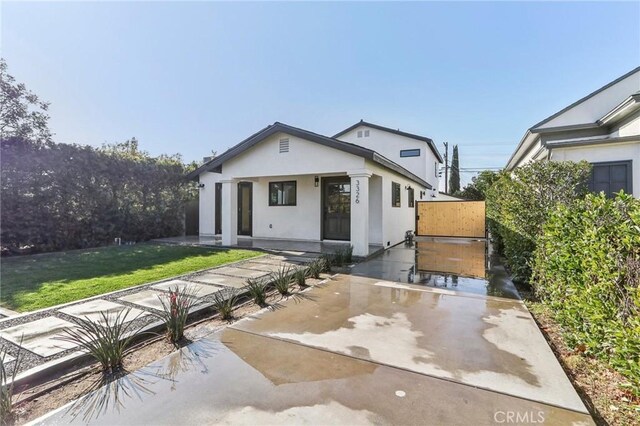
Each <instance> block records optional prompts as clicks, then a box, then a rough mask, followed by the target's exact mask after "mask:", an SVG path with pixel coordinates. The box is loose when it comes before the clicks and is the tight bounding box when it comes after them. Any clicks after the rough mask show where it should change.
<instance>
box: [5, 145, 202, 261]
mask: <svg viewBox="0 0 640 426" xmlns="http://www.w3.org/2000/svg"><path fill="white" fill-rule="evenodd" d="M0 165H1V185H0V189H1V197H2V210H1V217H0V219H1V221H2V232H1V235H0V237H1V241H2V244H1V248H2V254H17V253H25V252H32V253H33V252H42V251H55V250H66V249H76V248H85V247H95V246H99V245H103V244H108V243H112V242H113V239H114V238H116V237H120V238H122V239H123V240H124V241H144V240H148V239H150V238H158V237H168V236H174V235H180V234H181V233H182V230H183V223H184V204H185V202H186V201H187V200H190V199H193V197H194V192H195V190H194V188H193V185H192V184H190V183H189V182H187V180H186V179H185V177H184V175H185V173H186V168H185V165H184V164H183V163H182V161H181V158H180V157H179V156H159V157H151V156H150V155H149V154H147V153H146V152H144V151H141V150H139V148H138V143H137V141H135V139H134V140H131V141H127V142H125V143H121V144H116V145H106V146H103V147H101V148H94V147H90V146H80V145H69V144H56V143H52V142H45V143H39V142H33V141H29V140H26V139H23V138H17V137H16V138H8V139H2V140H0Z"/></svg>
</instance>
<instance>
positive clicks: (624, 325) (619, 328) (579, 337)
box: [532, 194, 640, 394]
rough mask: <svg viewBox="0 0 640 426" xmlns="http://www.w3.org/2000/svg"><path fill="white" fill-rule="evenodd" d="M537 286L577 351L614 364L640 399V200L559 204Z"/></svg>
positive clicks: (541, 246) (544, 238) (537, 268)
mask: <svg viewBox="0 0 640 426" xmlns="http://www.w3.org/2000/svg"><path fill="white" fill-rule="evenodd" d="M532 283H533V285H534V288H535V290H536V293H537V294H538V295H539V296H540V298H541V299H542V300H543V301H544V302H545V303H546V304H548V305H549V306H550V307H551V308H552V309H551V311H552V312H553V314H554V315H555V317H556V320H557V321H558V322H559V323H560V324H561V325H562V326H563V328H564V332H565V335H566V338H567V341H568V343H569V344H571V345H573V346H574V347H576V348H581V349H582V350H585V351H586V353H587V354H590V355H593V356H596V357H600V358H603V359H605V360H609V362H610V363H611V365H612V366H613V367H615V368H616V369H617V370H618V371H620V372H621V373H622V374H623V375H625V376H626V377H627V378H629V379H630V381H631V386H632V387H633V390H634V392H635V393H636V394H640V289H639V284H640V200H638V199H634V198H633V197H631V196H630V195H625V194H619V195H618V196H617V197H616V198H615V199H607V198H606V197H605V196H604V195H603V194H600V195H592V194H590V195H587V196H586V198H585V199H583V200H578V201H576V202H575V203H572V204H571V205H570V206H567V205H562V204H561V205H559V206H558V207H557V208H556V209H555V210H554V211H553V213H552V214H551V215H550V217H549V220H548V221H547V222H546V224H545V225H544V228H543V233H542V235H541V236H540V238H539V239H538V244H537V248H536V250H535V254H534V259H533V277H532Z"/></svg>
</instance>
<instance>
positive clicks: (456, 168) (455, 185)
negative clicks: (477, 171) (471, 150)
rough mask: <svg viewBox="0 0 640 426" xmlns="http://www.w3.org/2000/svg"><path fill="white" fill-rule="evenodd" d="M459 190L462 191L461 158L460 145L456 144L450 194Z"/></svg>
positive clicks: (452, 161)
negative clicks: (459, 156) (459, 155)
mask: <svg viewBox="0 0 640 426" xmlns="http://www.w3.org/2000/svg"><path fill="white" fill-rule="evenodd" d="M458 191H460V159H459V158H458V145H454V146H453V158H452V160H451V175H450V176H449V194H455V193H456V192H458Z"/></svg>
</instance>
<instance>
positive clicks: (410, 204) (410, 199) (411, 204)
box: [407, 187, 416, 207]
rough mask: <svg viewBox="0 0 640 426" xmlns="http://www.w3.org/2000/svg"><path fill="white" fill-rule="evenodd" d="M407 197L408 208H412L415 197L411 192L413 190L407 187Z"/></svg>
mask: <svg viewBox="0 0 640 426" xmlns="http://www.w3.org/2000/svg"><path fill="white" fill-rule="evenodd" d="M407 197H409V207H414V206H415V204H414V203H415V200H416V198H415V197H416V196H415V193H414V192H413V188H411V187H409V189H407Z"/></svg>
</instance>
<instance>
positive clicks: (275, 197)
mask: <svg viewBox="0 0 640 426" xmlns="http://www.w3.org/2000/svg"><path fill="white" fill-rule="evenodd" d="M269 205H270V206H295V205H296V181H295V180H290V181H286V182H269Z"/></svg>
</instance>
